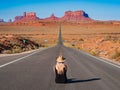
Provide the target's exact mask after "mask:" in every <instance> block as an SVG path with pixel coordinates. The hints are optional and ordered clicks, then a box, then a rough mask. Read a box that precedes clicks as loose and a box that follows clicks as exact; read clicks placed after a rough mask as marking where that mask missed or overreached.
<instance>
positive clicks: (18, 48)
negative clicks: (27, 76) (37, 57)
mask: <svg viewBox="0 0 120 90" xmlns="http://www.w3.org/2000/svg"><path fill="white" fill-rule="evenodd" d="M20 52H22V48H21V47H20V46H14V47H13V48H12V53H20Z"/></svg>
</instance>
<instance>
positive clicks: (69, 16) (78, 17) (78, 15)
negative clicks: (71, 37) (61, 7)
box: [61, 11, 92, 21]
mask: <svg viewBox="0 0 120 90" xmlns="http://www.w3.org/2000/svg"><path fill="white" fill-rule="evenodd" d="M61 19H62V21H89V20H92V19H90V18H89V16H88V14H86V13H85V12H84V11H74V12H73V11H66V12H65V14H64V16H63V17H62V18H61Z"/></svg>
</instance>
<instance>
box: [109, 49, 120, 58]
mask: <svg viewBox="0 0 120 90" xmlns="http://www.w3.org/2000/svg"><path fill="white" fill-rule="evenodd" d="M118 57H120V51H118V49H116V50H115V52H114V53H113V54H112V55H111V58H112V59H117V58H118Z"/></svg>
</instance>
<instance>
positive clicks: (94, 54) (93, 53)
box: [90, 50, 100, 56]
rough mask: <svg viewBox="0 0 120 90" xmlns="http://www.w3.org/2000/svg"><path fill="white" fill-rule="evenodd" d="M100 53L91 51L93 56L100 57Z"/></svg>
mask: <svg viewBox="0 0 120 90" xmlns="http://www.w3.org/2000/svg"><path fill="white" fill-rule="evenodd" d="M99 53H100V52H99V51H97V50H91V51H90V54H92V55H93V56H99Z"/></svg>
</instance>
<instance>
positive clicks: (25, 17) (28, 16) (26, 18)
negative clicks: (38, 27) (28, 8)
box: [15, 12, 39, 22]
mask: <svg viewBox="0 0 120 90" xmlns="http://www.w3.org/2000/svg"><path fill="white" fill-rule="evenodd" d="M29 20H39V18H38V17H37V16H36V13H35V12H29V13H26V12H24V13H23V16H16V17H15V22H17V21H29Z"/></svg>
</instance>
